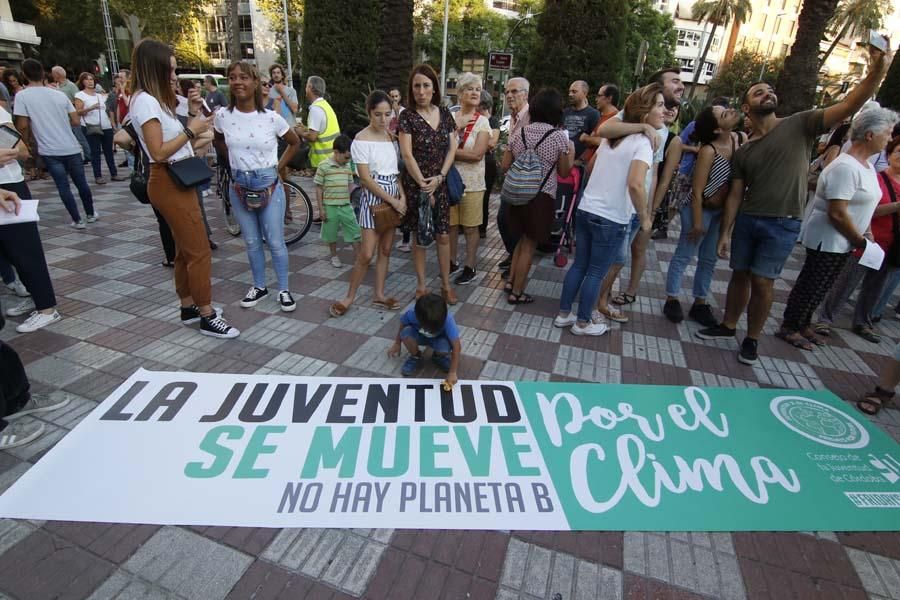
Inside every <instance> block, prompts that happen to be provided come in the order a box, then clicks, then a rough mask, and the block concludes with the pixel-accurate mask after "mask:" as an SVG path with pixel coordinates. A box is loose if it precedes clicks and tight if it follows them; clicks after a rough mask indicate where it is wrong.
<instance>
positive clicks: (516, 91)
mask: <svg viewBox="0 0 900 600" xmlns="http://www.w3.org/2000/svg"><path fill="white" fill-rule="evenodd" d="M527 91H528V90H506V93H507V94H519V93H521V92H527Z"/></svg>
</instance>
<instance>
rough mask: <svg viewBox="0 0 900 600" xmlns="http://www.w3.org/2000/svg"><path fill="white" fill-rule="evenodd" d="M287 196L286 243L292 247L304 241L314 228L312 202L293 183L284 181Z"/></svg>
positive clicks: (285, 214) (285, 213)
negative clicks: (310, 229) (304, 237)
mask: <svg viewBox="0 0 900 600" xmlns="http://www.w3.org/2000/svg"><path fill="white" fill-rule="evenodd" d="M282 183H283V184H284V195H285V200H286V202H285V212H284V243H285V244H287V245H288V246H290V245H291V244H295V243H297V242H299V241H300V240H302V239H303V236H304V235H306V232H307V231H309V228H310V227H312V220H313V205H312V200H310V199H309V196H308V195H307V194H306V192H304V191H303V188H301V187H300V186H299V185H297V184H296V183H294V182H293V181H283V182H282Z"/></svg>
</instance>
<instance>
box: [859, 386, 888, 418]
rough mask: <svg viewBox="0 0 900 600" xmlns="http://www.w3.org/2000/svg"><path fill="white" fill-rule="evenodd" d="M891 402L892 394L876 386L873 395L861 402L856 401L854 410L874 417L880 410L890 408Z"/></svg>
mask: <svg viewBox="0 0 900 600" xmlns="http://www.w3.org/2000/svg"><path fill="white" fill-rule="evenodd" d="M893 402H894V392H889V391H887V390H883V389H881V388H880V387H878V386H877V385H876V386H875V391H874V392H873V393H871V394H869V395H868V396H866V397H865V398H863V399H862V400H859V401H857V403H856V408H858V409H859V410H861V411H862V412H864V413H866V414H867V415H870V416H874V415H877V414H878V412H879V411H880V410H881V409H882V408H886V407H888V406H890V405H891V404H892V403H893Z"/></svg>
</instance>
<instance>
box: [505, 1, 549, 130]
mask: <svg viewBox="0 0 900 600" xmlns="http://www.w3.org/2000/svg"><path fill="white" fill-rule="evenodd" d="M540 14H541V13H539V12H536V13H532V12H531V11H530V10H529V11H528V12H526V13H525V16H524V17H522V18H521V19H519V20H518V21H517V22H516V24H515V25H513V26H512V29H510V30H509V35H508V36H507V38H506V44H504V46H503V51H504V52H509V44H510V43H511V42H512V38H513V35H514V34H515V33H516V29H518V28H519V25H521V24H522V23H524V22H525V21H528V20H529V19H531V18H533V17H537V16H538V15H540ZM511 67H512V65H511V64H510V68H511ZM508 79H509V71H506V75H505V76H504V77H501V78H500V87H501V90H500V92H501V93H500V95H501V96H502V98H503V101H502V102H501V103H500V116H501V117H502V116H503V113H505V112H506V81H507V80H508Z"/></svg>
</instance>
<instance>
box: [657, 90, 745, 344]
mask: <svg viewBox="0 0 900 600" xmlns="http://www.w3.org/2000/svg"><path fill="white" fill-rule="evenodd" d="M741 118H742V116H741V114H740V113H739V112H737V111H736V110H733V109H730V108H723V107H721V106H708V107H706V108H704V109H703V110H702V111H700V114H698V115H697V119H696V126H695V127H696V128H695V129H694V138H695V139H696V141H697V142H699V143H700V151H699V152H698V153H697V162H696V164H695V166H694V176H693V182H692V185H691V189H692V194H691V197H690V201H689V202H685V200H686V199H682V202H681V206H674V207H673V208H675V209H676V210H678V212H679V214H680V215H681V237H680V238H679V239H678V247H677V248H675V254H674V255H673V256H672V260H671V261H670V262H669V271H668V274H667V276H666V304H665V306H664V307H663V314H665V315H666V318H668V319H669V320H670V321H672V322H673V323H680V322H681V321H682V320H684V312H683V310H682V308H681V303H680V302H679V300H678V296H679V295H680V293H681V277H682V275H684V270H685V269H686V268H687V266H688V264H690V262H691V260H692V259H693V258H694V257H695V256H697V272H696V273H695V274H694V305H693V306H691V310H690V312H688V316H689V317H690V318H691V319H693V320H695V321H697V322H698V323H700V324H702V325H703V326H704V327H712V326H714V325H716V324H718V319H716V318H715V317H714V316H713V314H712V310H711V309H710V308H709V304H707V302H706V297H707V296H708V295H709V287H710V284H711V282H712V278H713V273H714V271H715V268H716V260H717V258H718V256H717V255H716V245H717V244H718V243H719V221H720V220H721V218H722V207H723V206H724V205H725V198H726V197H727V196H728V188H729V181H730V178H731V156H732V155H733V154H734V151H735V150H736V149H737V147H738V146H740V144H741V137H740V134H738V133H734V132H733V129H734V128H735V127H736V126H737V124H738V123H739V122H740V120H741Z"/></svg>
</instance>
